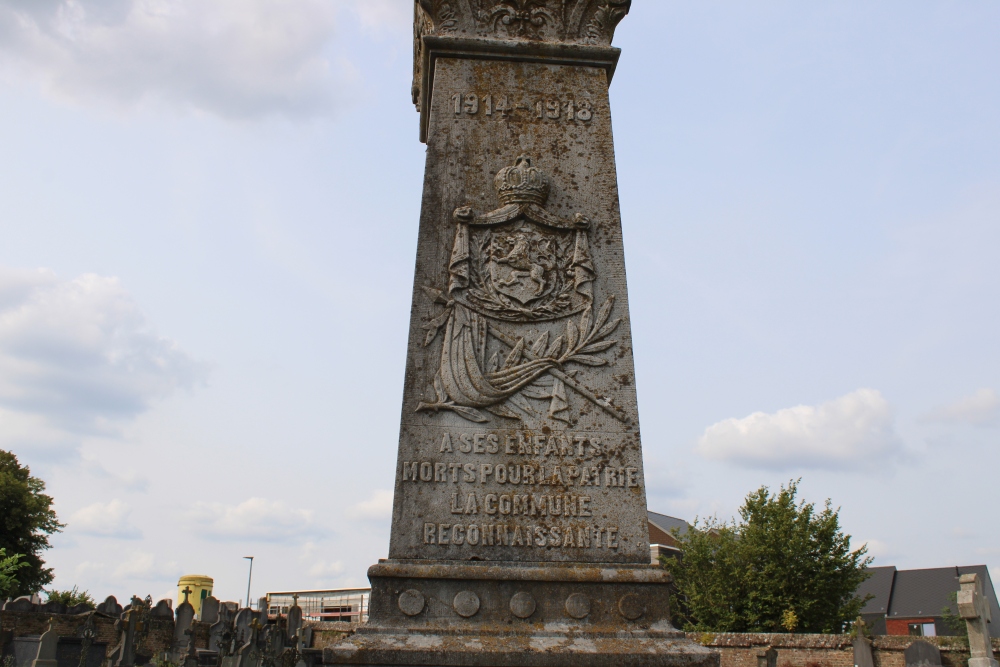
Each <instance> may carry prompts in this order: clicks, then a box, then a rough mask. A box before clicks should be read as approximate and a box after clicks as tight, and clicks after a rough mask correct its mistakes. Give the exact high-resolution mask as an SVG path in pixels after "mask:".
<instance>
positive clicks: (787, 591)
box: [662, 480, 872, 633]
mask: <svg viewBox="0 0 1000 667" xmlns="http://www.w3.org/2000/svg"><path fill="white" fill-rule="evenodd" d="M797 493H798V481H796V480H793V481H791V482H789V484H788V486H787V488H786V487H784V486H782V487H781V489H780V490H779V491H778V492H777V493H773V494H772V493H771V492H770V491H769V490H768V488H767V487H766V486H762V487H760V488H759V489H758V490H757V491H754V492H753V493H751V494H750V495H748V496H747V497H746V500H745V501H744V503H743V506H742V507H741V508H740V521H739V522H737V521H735V520H734V521H732V522H729V523H720V522H719V521H718V520H717V519H715V518H713V519H710V520H709V521H707V522H705V523H699V522H698V520H697V519H696V520H695V525H694V528H693V529H692V530H689V531H687V532H686V533H685V534H683V535H680V534H679V533H678V532H676V531H675V533H674V536H675V537H676V539H677V540H678V542H679V544H678V546H679V547H680V549H681V552H682V555H681V557H680V558H672V559H667V558H664V559H662V562H663V566H664V567H665V568H666V569H668V570H669V571H670V572H671V574H672V575H673V577H674V595H673V599H672V600H671V612H672V615H673V622H674V624H675V625H677V626H678V627H680V628H683V629H685V630H688V631H710V632H783V631H784V632H792V631H795V632H822V633H829V632H840V631H842V630H843V628H844V627H845V625H846V624H847V623H849V622H850V621H851V620H853V619H854V618H855V617H856V616H857V615H858V614H859V612H860V611H861V607H862V606H863V605H864V602H865V601H864V600H860V599H858V598H857V597H856V596H855V591H857V589H858V586H859V585H860V584H861V582H862V581H864V580H865V579H867V578H868V576H869V575H868V573H867V571H866V567H867V565H868V564H869V563H870V562H871V560H872V559H871V558H870V557H866V556H865V553H866V548H865V547H864V546H862V547H861V548H860V549H856V550H854V551H851V537H850V535H845V534H844V533H843V532H841V530H840V519H839V512H840V510H839V509H837V510H834V509H833V508H832V506H831V504H830V501H829V500H827V501H826V503H825V504H824V506H823V508H822V509H821V510H819V511H817V509H816V507H815V505H813V504H812V503H806V502H805V501H801V502H796V494H797Z"/></svg>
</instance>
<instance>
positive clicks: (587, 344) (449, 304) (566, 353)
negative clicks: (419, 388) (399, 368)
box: [417, 287, 622, 423]
mask: <svg viewBox="0 0 1000 667" xmlns="http://www.w3.org/2000/svg"><path fill="white" fill-rule="evenodd" d="M423 289H424V292H425V293H426V294H427V295H428V296H430V297H431V298H432V299H433V300H434V301H435V302H437V303H440V304H443V305H445V306H446V307H445V310H444V312H443V313H441V314H440V315H439V316H437V317H435V318H434V319H433V320H431V321H430V322H429V323H428V324H426V325H424V327H423V328H424V330H425V331H426V335H425V337H424V347H426V346H427V345H430V344H431V342H433V340H434V339H435V338H436V337H437V333H438V331H439V330H440V329H441V327H442V326H444V325H445V324H446V323H447V321H448V318H449V317H450V316H451V312H452V309H453V306H454V302H453V301H450V300H448V299H445V298H444V293H443V292H441V291H440V290H437V289H434V288H431V287H424V288H423ZM614 302H615V299H614V296H613V295H612V296H609V297H608V298H607V300H606V301H605V302H604V304H603V305H602V306H601V309H600V310H599V311H598V313H597V317H596V318H595V317H594V316H593V307H592V306H587V308H586V310H584V312H583V314H582V315H581V316H580V321H579V324H577V323H576V322H574V321H573V320H568V321H567V322H566V330H565V333H564V334H562V335H559V336H557V337H556V339H555V340H553V341H552V342H551V343H549V332H548V331H546V332H544V333H542V335H540V336H539V337H538V338H537V339H535V341H534V343H532V345H531V347H530V348H529V349H525V348H526V345H525V341H524V338H518V339H516V341H515V340H514V339H512V338H511V337H510V336H508V335H506V334H504V333H502V332H500V331H498V330H494V331H493V332H492V333H493V335H494V336H497V337H499V339H500V340H501V342H503V343H504V344H506V345H507V346H508V347H509V348H510V352H509V353H508V354H507V356H506V358H505V359H504V362H503V364H502V365H501V364H500V359H499V357H500V353H499V352H497V353H495V354H494V355H493V357H492V358H491V359H490V362H489V364H488V368H487V370H488V371H490V372H496V371H503V370H507V369H510V368H512V367H513V366H516V365H518V364H520V363H522V361H523V360H524V358H527V359H528V360H529V361H537V360H545V361H551V362H552V363H553V364H554V365H555V367H554V368H551V369H550V370H549V371H548V372H549V373H550V374H552V375H555V376H556V377H558V378H559V379H561V380H562V381H563V382H565V383H567V384H568V385H569V386H570V387H572V388H573V389H574V390H575V391H576V392H577V393H579V394H580V395H581V396H583V397H585V398H586V399H587V400H589V401H591V402H593V403H594V404H596V405H597V406H598V407H600V408H601V409H603V410H606V411H607V412H609V414H611V415H612V416H614V417H615V418H617V419H622V416H621V415H618V414H617V412H616V411H615V410H614V408H613V407H612V406H611V404H610V403H608V402H607V401H606V400H605V401H601V400H600V399H598V398H597V397H596V396H594V395H593V394H592V393H591V392H590V391H588V390H587V389H586V388H584V387H583V386H581V385H579V384H578V383H577V381H576V380H574V379H573V378H572V376H574V375H575V374H576V371H571V372H568V373H564V372H563V371H562V370H560V369H562V368H563V367H564V365H565V364H567V363H578V364H582V365H584V366H604V365H606V364H607V363H608V361H607V359H603V358H601V357H597V356H594V355H595V354H596V353H599V352H604V351H606V350H608V349H610V348H611V347H613V346H614V345H616V344H617V343H618V341H617V340H605V339H606V338H607V337H608V336H610V335H611V334H612V333H613V332H614V331H615V330H616V329H617V328H618V325H619V324H621V318H616V319H615V320H612V321H610V322H609V321H608V319H609V317H610V315H611V310H612V308H613V307H614ZM445 344H447V341H446V343H445ZM433 390H434V394H435V395H436V396H435V398H436V401H435V402H432V403H424V402H421V403H420V404H419V405H418V406H417V411H421V410H433V411H434V412H437V411H438V410H451V411H453V412H456V413H458V414H460V415H461V416H463V417H464V418H466V419H468V420H470V421H473V422H479V423H483V422H486V421H488V419H487V417H486V416H485V415H484V414H483V413H482V412H480V411H479V410H477V409H476V408H473V407H469V406H463V405H458V404H457V403H455V402H454V401H453V400H452V399H451V397H449V396H448V393H447V391H445V388H444V385H443V384H442V382H441V377H440V375H439V374H435V375H434V382H433ZM526 395H527V394H526ZM432 400H433V399H432ZM497 409H502V408H501V406H497V407H496V408H493V409H491V411H494V412H496V411H497ZM497 414H503V412H497ZM505 416H513V415H511V414H507V415H505Z"/></svg>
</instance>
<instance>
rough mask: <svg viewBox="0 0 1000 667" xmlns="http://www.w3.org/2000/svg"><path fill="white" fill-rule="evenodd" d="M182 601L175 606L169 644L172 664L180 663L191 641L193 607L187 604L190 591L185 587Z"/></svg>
mask: <svg viewBox="0 0 1000 667" xmlns="http://www.w3.org/2000/svg"><path fill="white" fill-rule="evenodd" d="M181 592H182V593H183V594H184V601H183V602H181V603H180V604H179V605H177V612H176V619H175V620H174V636H173V641H172V642H171V644H170V652H171V655H172V656H173V657H172V658H171V660H172V661H173V662H181V661H182V660H183V659H184V654H185V653H186V652H187V648H188V644H189V642H190V641H191V634H190V633H189V632H188V630H190V629H191V624H192V623H194V616H195V614H194V607H193V606H192V605H191V603H190V602H188V596H189V595H191V589H190V588H187V587H185V588H184V590H183V591H181Z"/></svg>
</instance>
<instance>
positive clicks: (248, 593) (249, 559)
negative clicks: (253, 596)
mask: <svg viewBox="0 0 1000 667" xmlns="http://www.w3.org/2000/svg"><path fill="white" fill-rule="evenodd" d="M243 559H244V560H248V561H250V572H249V573H248V574H247V609H250V608H251V607H250V579H251V578H252V577H253V556H244V557H243ZM258 611H260V610H259V609H258Z"/></svg>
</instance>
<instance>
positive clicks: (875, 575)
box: [858, 565, 1000, 636]
mask: <svg viewBox="0 0 1000 667" xmlns="http://www.w3.org/2000/svg"><path fill="white" fill-rule="evenodd" d="M973 572H974V573H976V574H978V575H979V579H980V580H981V581H982V582H983V593H984V594H985V595H986V598H987V599H988V600H989V603H990V612H991V614H992V616H993V620H994V621H995V622H998V623H1000V607H998V606H997V595H996V592H995V591H994V590H993V582H992V580H991V579H990V572H989V569H988V568H987V567H986V566H985V565H967V566H963V567H935V568H928V569H923V570H897V569H896V568H895V567H894V566H892V565H888V566H885V567H873V568H871V573H872V576H871V577H869V578H868V580H867V581H865V582H864V583H863V584H861V586H859V587H858V596H859V597H861V598H864V597H866V596H868V595H871V596H872V598H871V599H870V600H869V601H868V602H867V603H866V604H865V606H864V608H863V609H862V610H861V616H862V617H863V618H864V619H865V622H866V623H868V625H869V626H870V627H871V628H872V631H873V632H874V633H875V634H877V635H883V634H884V635H920V636H935V635H954V634H956V632H955V630H954V629H953V628H951V627H949V625H948V624H947V623H946V622H945V618H944V614H945V610H946V609H949V610H950V613H951V614H952V615H954V616H957V615H958V609H957V608H956V605H955V600H954V595H953V594H954V593H957V592H958V589H959V585H958V578H959V576H961V575H963V574H970V573H973ZM990 625H991V626H992V623H991V624H990ZM998 632H1000V631H998V630H995V629H993V628H992V627H991V629H990V635H991V636H994V635H995V634H997V633H998Z"/></svg>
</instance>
